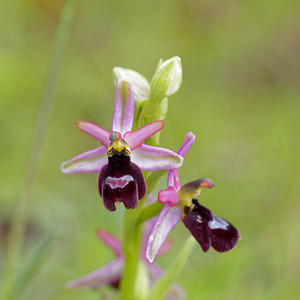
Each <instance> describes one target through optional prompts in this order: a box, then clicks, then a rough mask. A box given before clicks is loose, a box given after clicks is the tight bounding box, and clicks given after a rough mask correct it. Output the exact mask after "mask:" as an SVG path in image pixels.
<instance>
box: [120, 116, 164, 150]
mask: <svg viewBox="0 0 300 300" xmlns="http://www.w3.org/2000/svg"><path fill="white" fill-rule="evenodd" d="M164 126H165V122H164V121H162V120H159V121H154V122H151V123H149V124H146V125H145V126H143V127H141V128H139V129H137V130H135V131H129V132H126V133H125V134H124V136H123V138H124V140H125V141H126V142H127V144H128V146H129V148H130V150H131V151H132V150H134V149H135V148H137V147H139V146H141V145H142V144H143V142H144V141H145V140H146V139H148V138H149V137H150V136H152V135H154V134H155V133H156V132H158V131H160V130H161V129H163V128H164Z"/></svg>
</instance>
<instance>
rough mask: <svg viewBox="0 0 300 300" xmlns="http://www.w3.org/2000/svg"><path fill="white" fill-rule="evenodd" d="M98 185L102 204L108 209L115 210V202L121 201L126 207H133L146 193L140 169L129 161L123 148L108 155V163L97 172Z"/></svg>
mask: <svg viewBox="0 0 300 300" xmlns="http://www.w3.org/2000/svg"><path fill="white" fill-rule="evenodd" d="M98 187H99V193H100V196H101V197H102V199H103V202H104V206H105V207H106V208H107V209H108V210H110V211H114V210H116V206H115V203H116V202H123V204H124V206H125V207H126V208H131V209H133V208H135V207H136V206H137V204H138V200H139V199H142V198H143V197H144V196H145V193H146V183H145V179H144V176H143V173H142V171H141V170H140V168H139V167H138V166H137V165H136V164H134V163H132V162H131V161H130V156H128V155H126V153H125V151H124V150H123V151H121V152H117V151H114V153H113V155H112V156H109V157H108V164H107V165H105V166H104V167H103V168H102V170H101V172H100V174H99V186H98Z"/></svg>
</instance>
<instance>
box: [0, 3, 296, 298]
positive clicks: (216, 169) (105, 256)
mask: <svg viewBox="0 0 300 300" xmlns="http://www.w3.org/2000/svg"><path fill="white" fill-rule="evenodd" d="M62 4H63V1H59V0H51V1H50V0H48V1H47V0H19V1H5V0H4V1H1V3H0V136H1V141H0V165H1V175H0V243H1V244H0V247H1V255H0V268H1V267H2V266H3V262H4V256H3V249H4V248H5V242H6V239H7V234H8V231H9V228H10V222H11V217H12V215H13V212H14V208H15V205H16V202H17V200H18V197H19V195H20V192H21V187H22V182H23V178H24V174H25V169H26V166H27V161H28V156H29V151H30V145H31V142H32V132H33V129H34V124H35V119H36V115H37V110H38V107H39V103H40V99H41V94H42V91H43V87H44V84H45V79H46V75H47V71H48V68H49V58H50V55H51V51H52V46H53V39H54V33H55V28H56V25H57V22H58V20H59V15H60V11H61V7H62ZM299 8H300V7H299V1H298V0H287V1H274V0H263V1H258V0H253V1H234V0H229V1H216V0H210V1H208V0H199V1H192V0H174V1H158V0H153V1H137V0H135V1H133V0H127V1H121V0H114V1H97V0H86V1H79V5H78V7H77V11H76V16H75V19H74V22H73V26H72V31H71V35H70V38H69V41H68V46H67V49H66V52H65V55H64V61H63V69H62V73H61V76H60V80H59V86H58V91H57V97H56V101H55V106H54V111H53V113H52V117H51V123H50V124H49V130H48V132H47V135H46V142H45V144H44V147H43V154H42V161H41V164H40V167H39V171H38V178H37V182H36V185H35V189H34V194H33V198H32V199H31V203H30V223H29V225H28V229H27V238H26V244H25V250H24V252H23V259H22V262H23V263H26V261H28V260H30V257H32V255H33V253H35V251H36V247H37V245H38V244H39V243H41V242H42V239H43V238H44V237H45V236H47V237H48V236H50V237H51V239H52V242H51V247H52V248H51V249H52V250H51V251H46V252H47V254H45V256H44V258H43V259H42V260H43V261H44V262H43V263H42V264H39V267H38V268H29V269H28V272H29V271H30V272H33V271H34V272H35V276H34V279H33V280H31V281H30V282H28V283H27V284H26V285H25V286H20V288H22V298H20V299H25V300H26V299H43V300H44V299H60V300H67V299H73V300H76V299H83V298H84V299H91V300H92V299H99V294H100V293H101V292H98V291H68V290H64V288H63V285H64V283H65V282H66V281H68V280H70V279H74V278H77V277H78V276H80V275H83V274H86V273H87V272H89V271H91V270H94V269H95V268H97V267H100V266H101V265H102V264H104V263H106V262H108V261H109V260H110V258H111V255H112V254H111V253H110V252H109V250H107V249H105V248H104V246H103V245H102V244H101V243H100V242H99V241H98V240H97V238H96V236H95V234H94V230H95V228H96V227H102V228H104V229H105V230H108V231H110V232H112V233H114V234H116V235H119V236H120V235H121V232H122V208H121V207H120V208H119V209H118V210H117V212H115V213H110V212H108V211H106V210H105V209H104V207H103V204H102V202H101V200H100V198H99V195H98V192H97V175H96V174H76V175H72V176H66V175H64V174H61V173H60V170H59V164H60V163H61V162H62V161H64V160H66V159H68V158H70V157H73V156H74V155H76V154H78V153H81V152H83V151H85V150H88V149H92V148H94V147H95V146H96V145H97V142H96V141H95V140H93V139H91V138H89V137H87V136H86V135H84V134H82V133H81V132H80V131H79V130H77V129H76V127H75V122H76V121H77V120H87V121H91V122H95V123H98V124H99V125H100V126H102V127H103V128H110V123H111V116H112V111H113V101H114V93H115V88H114V84H113V75H112V69H113V67H115V66H121V67H124V68H131V69H134V70H137V71H138V72H140V73H142V74H144V75H145V76H146V77H148V79H150V77H151V76H152V74H153V72H154V70H155V66H156V64H157V62H158V60H159V58H163V59H167V58H169V57H172V56H174V55H178V56H180V57H181V59H182V65H183V84H182V86H181V89H180V91H179V92H178V93H177V94H176V95H174V96H172V98H170V101H169V111H168V116H167V119H166V127H165V129H164V131H163V133H162V135H161V141H162V146H166V147H169V148H171V149H173V150H176V151H177V148H178V147H179V145H180V144H181V142H182V141H183V139H184V136H185V133H186V132H187V131H188V130H192V131H193V132H194V133H195V134H196V143H195V144H194V146H193V147H192V149H191V151H190V152H189V153H188V155H187V157H186V159H185V163H184V166H183V167H182V168H181V169H180V171H179V172H180V177H181V180H182V181H186V182H188V181H191V180H194V179H197V178H200V177H210V178H212V179H213V180H214V182H215V183H216V187H215V188H214V189H213V190H205V191H203V194H202V196H201V203H202V204H204V205H208V206H209V207H210V208H211V209H212V210H213V212H214V213H215V214H217V215H219V216H222V217H225V218H227V219H229V220H230V221H231V222H232V223H233V224H234V225H236V226H237V227H238V228H239V230H240V232H241V234H242V236H243V239H242V240H241V241H240V242H239V245H238V247H237V248H236V249H235V250H233V251H231V252H229V253H225V254H219V253H215V252H214V251H209V252H208V253H205V254H204V253H203V252H202V251H201V249H200V247H198V248H197V251H195V252H194V253H193V255H192V258H191V259H190V260H189V264H188V266H187V267H186V269H185V271H184V273H183V274H182V276H181V277H180V278H179V279H178V282H179V283H180V284H181V285H182V286H183V287H184V288H185V289H186V291H187V292H188V294H189V298H188V299H191V300H193V299H228V300H229V299H272V300H274V299H299V297H300V289H299V276H300V260H299V252H300V240H299V230H300V226H299V213H300V204H299V198H298V197H299V181H300V178H299V146H300V145H299V128H300V118H299V112H300V103H299V96H300V85H299V81H300V60H299V53H300V21H299ZM183 183H184V182H183ZM160 185H161V187H163V186H164V185H165V181H163V180H162V181H161V183H160ZM297 196H298V197H297ZM187 235H188V232H187V230H186V229H185V228H184V227H183V226H182V225H181V226H178V228H176V229H175V230H174V232H173V234H172V236H173V239H174V249H173V250H172V251H171V253H170V254H168V256H166V257H164V258H160V259H159V261H158V263H159V264H160V265H161V266H164V267H166V266H168V264H169V263H170V262H171V260H172V257H174V256H175V254H176V253H177V250H178V249H179V248H180V247H181V243H182V242H183V241H184V240H185V238H186V236H187ZM21 267H22V266H20V268H21ZM23 275H24V274H23Z"/></svg>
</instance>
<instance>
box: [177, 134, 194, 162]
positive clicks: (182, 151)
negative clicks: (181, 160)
mask: <svg viewBox="0 0 300 300" xmlns="http://www.w3.org/2000/svg"><path fill="white" fill-rule="evenodd" d="M195 138H196V137H195V135H194V134H193V133H192V132H191V131H189V132H188V133H187V134H186V136H185V139H184V141H183V143H182V145H181V146H180V148H179V150H178V152H177V153H178V154H179V155H181V156H182V157H185V155H186V154H187V153H188V151H189V150H190V148H191V147H192V145H193V144H194V142H195Z"/></svg>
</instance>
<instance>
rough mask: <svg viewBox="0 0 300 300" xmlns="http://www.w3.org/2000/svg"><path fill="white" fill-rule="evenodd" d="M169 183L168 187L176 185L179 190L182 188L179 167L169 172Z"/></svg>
mask: <svg viewBox="0 0 300 300" xmlns="http://www.w3.org/2000/svg"><path fill="white" fill-rule="evenodd" d="M167 185H168V187H174V188H175V189H176V190H177V191H178V190H180V187H181V185H180V180H179V176H178V170H177V169H173V170H171V171H170V172H169V173H168V179H167Z"/></svg>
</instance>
